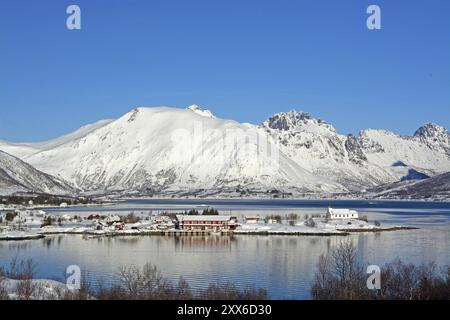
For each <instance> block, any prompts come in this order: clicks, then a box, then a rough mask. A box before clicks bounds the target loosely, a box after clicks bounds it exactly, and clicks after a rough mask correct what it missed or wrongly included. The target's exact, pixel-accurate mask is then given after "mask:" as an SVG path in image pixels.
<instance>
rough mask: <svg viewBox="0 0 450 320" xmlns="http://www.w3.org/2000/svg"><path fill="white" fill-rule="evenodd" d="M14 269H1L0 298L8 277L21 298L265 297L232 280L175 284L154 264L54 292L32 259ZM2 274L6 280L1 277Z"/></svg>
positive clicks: (247, 298) (20, 263) (184, 298)
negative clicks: (110, 281) (112, 280)
mask: <svg viewBox="0 0 450 320" xmlns="http://www.w3.org/2000/svg"><path fill="white" fill-rule="evenodd" d="M11 265H12V268H10V270H8V271H6V270H4V269H0V300H2V299H8V298H9V295H8V293H7V289H6V286H5V285H3V282H4V281H5V277H7V278H9V279H16V280H19V282H18V284H17V287H16V290H15V293H16V294H17V298H18V299H21V300H30V299H42V298H45V299H47V300H90V299H92V300H94V299H95V300H191V299H195V300H266V299H267V298H268V296H267V291H266V290H265V289H256V288H254V287H250V286H248V287H245V288H243V289H241V288H238V287H237V286H236V285H235V284H234V283H232V282H225V283H211V284H209V285H208V286H207V287H206V288H204V289H198V290H193V289H192V288H191V287H190V286H189V284H188V283H187V282H186V281H185V280H184V279H183V278H182V277H180V278H179V280H178V282H176V283H175V284H174V283H172V282H171V281H170V280H169V279H167V278H166V277H164V276H163V275H162V273H161V272H160V271H159V270H158V268H157V267H156V266H154V265H152V264H145V265H144V266H143V267H142V268H138V267H136V266H130V267H122V268H120V269H119V272H118V278H119V282H118V283H117V284H115V285H112V286H105V285H104V284H103V283H101V282H100V283H96V286H95V289H94V284H93V283H92V282H90V281H88V280H86V278H83V279H82V281H81V288H80V289H79V290H75V291H69V290H67V289H65V288H64V289H62V288H61V287H59V288H58V287H57V288H54V290H52V291H48V290H45V293H44V294H45V296H40V294H43V293H42V292H43V291H42V289H43V288H40V286H39V285H37V284H36V283H33V281H32V279H33V278H34V274H35V270H36V265H35V264H34V263H33V262H32V261H31V260H27V261H21V262H19V263H17V262H16V261H15V262H13V263H12V264H11ZM2 277H3V279H2Z"/></svg>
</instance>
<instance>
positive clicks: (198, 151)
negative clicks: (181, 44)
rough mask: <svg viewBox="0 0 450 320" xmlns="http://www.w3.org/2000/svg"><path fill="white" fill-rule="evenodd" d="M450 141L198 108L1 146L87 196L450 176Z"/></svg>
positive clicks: (336, 188) (300, 188)
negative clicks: (245, 118)
mask: <svg viewBox="0 0 450 320" xmlns="http://www.w3.org/2000/svg"><path fill="white" fill-rule="evenodd" d="M449 140H450V139H449V133H448V131H447V130H446V129H445V128H442V127H439V126H437V125H433V124H428V125H426V126H424V127H422V128H420V129H419V130H417V132H416V133H415V135H414V136H408V137H404V136H399V135H396V134H394V133H391V132H388V131H383V130H365V131H362V132H361V133H360V134H359V135H358V136H352V135H341V134H339V133H338V132H337V131H336V129H335V128H334V127H333V126H332V125H330V124H328V123H327V122H325V121H323V120H320V119H315V118H312V117H311V116H310V115H309V114H308V113H305V112H297V111H289V112H282V113H278V114H276V115H274V116H273V117H271V118H269V119H268V120H267V121H265V122H264V123H263V124H261V125H259V126H256V125H252V124H241V123H238V122H236V121H233V120H224V119H219V118H217V117H215V116H214V115H213V113H212V112H211V111H209V110H203V109H201V108H200V107H198V106H196V105H193V106H190V107H188V108H187V109H177V108H169V107H158V108H136V109H134V110H132V111H130V112H128V113H127V114H125V115H124V116H122V117H120V118H119V119H117V120H113V121H111V120H108V121H103V122H99V123H97V124H94V125H90V126H86V127H84V128H82V129H80V130H79V131H77V132H75V133H74V134H71V135H67V136H64V137H62V138H60V139H57V140H55V141H49V142H45V143H41V144H8V143H0V150H4V151H7V152H9V153H11V154H14V155H16V156H18V157H20V158H21V159H22V160H24V161H26V162H28V163H30V164H31V165H33V166H35V167H36V168H37V169H39V170H41V171H43V172H46V173H48V174H51V175H53V176H56V177H59V178H61V179H64V180H66V181H69V182H71V183H73V184H74V185H75V186H77V187H79V188H81V189H82V190H84V191H87V192H94V191H95V192H105V191H106V192H112V191H114V192H127V193H130V192H138V193H139V194H160V195H163V194H165V195H167V194H175V195H178V196H181V195H187V194H202V195H213V194H230V195H236V196H239V195H242V194H245V193H246V192H248V190H251V191H253V192H259V193H266V194H267V193H268V192H269V193H273V192H275V190H278V191H282V192H289V193H293V194H294V195H295V194H304V193H322V194H323V193H326V194H329V193H340V192H354V191H361V190H364V189H370V188H373V187H376V186H379V185H384V184H389V183H394V182H397V181H400V180H404V181H405V180H411V179H422V178H427V177H429V176H434V175H436V174H440V173H444V172H447V171H450V152H449V150H450V146H449ZM274 189H275V190H274Z"/></svg>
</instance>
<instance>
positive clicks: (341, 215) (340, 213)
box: [327, 207, 358, 220]
mask: <svg viewBox="0 0 450 320" xmlns="http://www.w3.org/2000/svg"><path fill="white" fill-rule="evenodd" d="M327 218H328V219H331V220H336V219H358V211H356V210H350V209H333V208H330V207H328V211H327Z"/></svg>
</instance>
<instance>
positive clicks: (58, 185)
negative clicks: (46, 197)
mask: <svg viewBox="0 0 450 320" xmlns="http://www.w3.org/2000/svg"><path fill="white" fill-rule="evenodd" d="M15 192H33V193H51V194H71V193H73V192H74V189H73V188H71V187H70V186H69V185H68V184H67V183H64V182H62V181H59V180H58V179H55V178H54V177H51V176H50V175H48V174H46V173H43V172H41V171H39V170H36V169H35V168H33V167H32V166H30V165H29V164H27V163H25V162H23V161H22V160H20V159H18V158H16V157H14V156H11V155H9V154H7V153H5V152H3V151H0V194H1V195H9V194H13V193H15Z"/></svg>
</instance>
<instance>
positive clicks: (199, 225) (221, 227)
mask: <svg viewBox="0 0 450 320" xmlns="http://www.w3.org/2000/svg"><path fill="white" fill-rule="evenodd" d="M177 226H178V229H180V230H192V231H194V230H202V231H208V230H209V231H227V230H234V229H236V227H237V219H236V218H235V217H232V216H222V215H217V216H216V215H177Z"/></svg>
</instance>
